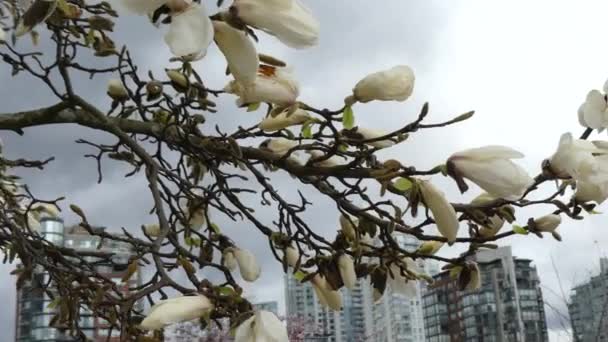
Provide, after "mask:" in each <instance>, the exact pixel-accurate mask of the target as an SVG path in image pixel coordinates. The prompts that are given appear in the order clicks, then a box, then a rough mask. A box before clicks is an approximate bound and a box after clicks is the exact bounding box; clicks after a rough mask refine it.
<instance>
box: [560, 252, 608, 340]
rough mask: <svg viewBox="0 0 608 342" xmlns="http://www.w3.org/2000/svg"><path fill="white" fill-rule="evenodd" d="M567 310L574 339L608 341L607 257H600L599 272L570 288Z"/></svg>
mask: <svg viewBox="0 0 608 342" xmlns="http://www.w3.org/2000/svg"><path fill="white" fill-rule="evenodd" d="M568 312H569V314H570V321H571V324H572V333H573V334H574V337H575V338H574V340H575V341H578V342H606V341H608V258H602V259H600V274H598V275H596V276H594V277H591V279H589V280H588V281H587V282H585V283H583V284H581V285H578V286H576V287H574V288H573V289H572V294H571V296H570V303H569V304H568Z"/></svg>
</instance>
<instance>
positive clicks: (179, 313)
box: [140, 295, 213, 330]
mask: <svg viewBox="0 0 608 342" xmlns="http://www.w3.org/2000/svg"><path fill="white" fill-rule="evenodd" d="M211 310H213V304H211V301H209V299H208V298H207V297H205V296H203V295H197V296H183V297H176V298H171V299H165V300H161V301H159V302H158V303H156V304H155V305H153V306H152V307H151V308H150V312H149V313H148V315H147V316H146V318H144V320H143V321H142V322H141V324H140V327H141V328H142V329H146V330H158V329H162V328H164V327H165V326H167V325H170V324H174V323H180V322H186V321H191V320H193V319H196V318H200V317H202V316H203V315H205V314H206V313H208V312H210V311H211Z"/></svg>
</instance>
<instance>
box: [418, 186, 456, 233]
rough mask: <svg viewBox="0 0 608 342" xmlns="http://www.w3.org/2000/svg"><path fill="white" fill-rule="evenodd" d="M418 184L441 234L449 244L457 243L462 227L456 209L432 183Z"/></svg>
mask: <svg viewBox="0 0 608 342" xmlns="http://www.w3.org/2000/svg"><path fill="white" fill-rule="evenodd" d="M418 184H419V186H420V193H421V195H422V198H423V199H424V203H425V204H426V206H427V208H429V210H430V211H431V213H432V214H433V219H434V220H435V224H436V225H437V229H438V230H439V233H441V235H442V236H443V237H445V238H446V239H447V240H448V243H453V242H454V241H456V235H457V234H458V228H459V226H460V224H459V222H458V217H457V216H456V211H455V210H454V207H453V206H452V205H451V204H450V202H448V200H447V199H446V198H445V195H444V193H443V192H441V190H439V189H437V188H436V187H435V186H434V185H433V184H432V183H431V182H428V181H419V183H418Z"/></svg>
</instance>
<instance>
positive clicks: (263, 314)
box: [234, 311, 289, 342]
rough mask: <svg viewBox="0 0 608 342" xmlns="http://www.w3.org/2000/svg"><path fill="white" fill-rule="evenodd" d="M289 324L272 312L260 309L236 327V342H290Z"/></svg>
mask: <svg viewBox="0 0 608 342" xmlns="http://www.w3.org/2000/svg"><path fill="white" fill-rule="evenodd" d="M288 341H289V337H288V336H287V326H285V325H284V324H283V322H281V321H280V320H279V319H278V318H277V316H275V315H274V314H273V313H272V312H268V311H258V312H256V313H255V315H253V316H251V317H250V318H248V319H247V320H245V321H244V322H243V323H241V325H239V326H238V327H237V328H236V331H235V335H234V342H288Z"/></svg>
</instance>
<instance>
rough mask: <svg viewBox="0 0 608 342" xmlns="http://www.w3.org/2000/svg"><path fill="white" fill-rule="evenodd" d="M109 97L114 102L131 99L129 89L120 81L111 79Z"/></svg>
mask: <svg viewBox="0 0 608 342" xmlns="http://www.w3.org/2000/svg"><path fill="white" fill-rule="evenodd" d="M107 94H108V96H110V97H111V98H112V99H114V100H118V101H122V100H125V99H128V98H129V93H128V92H127V88H125V85H124V84H122V81H121V80H119V79H111V80H109V81H108V91H107Z"/></svg>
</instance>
